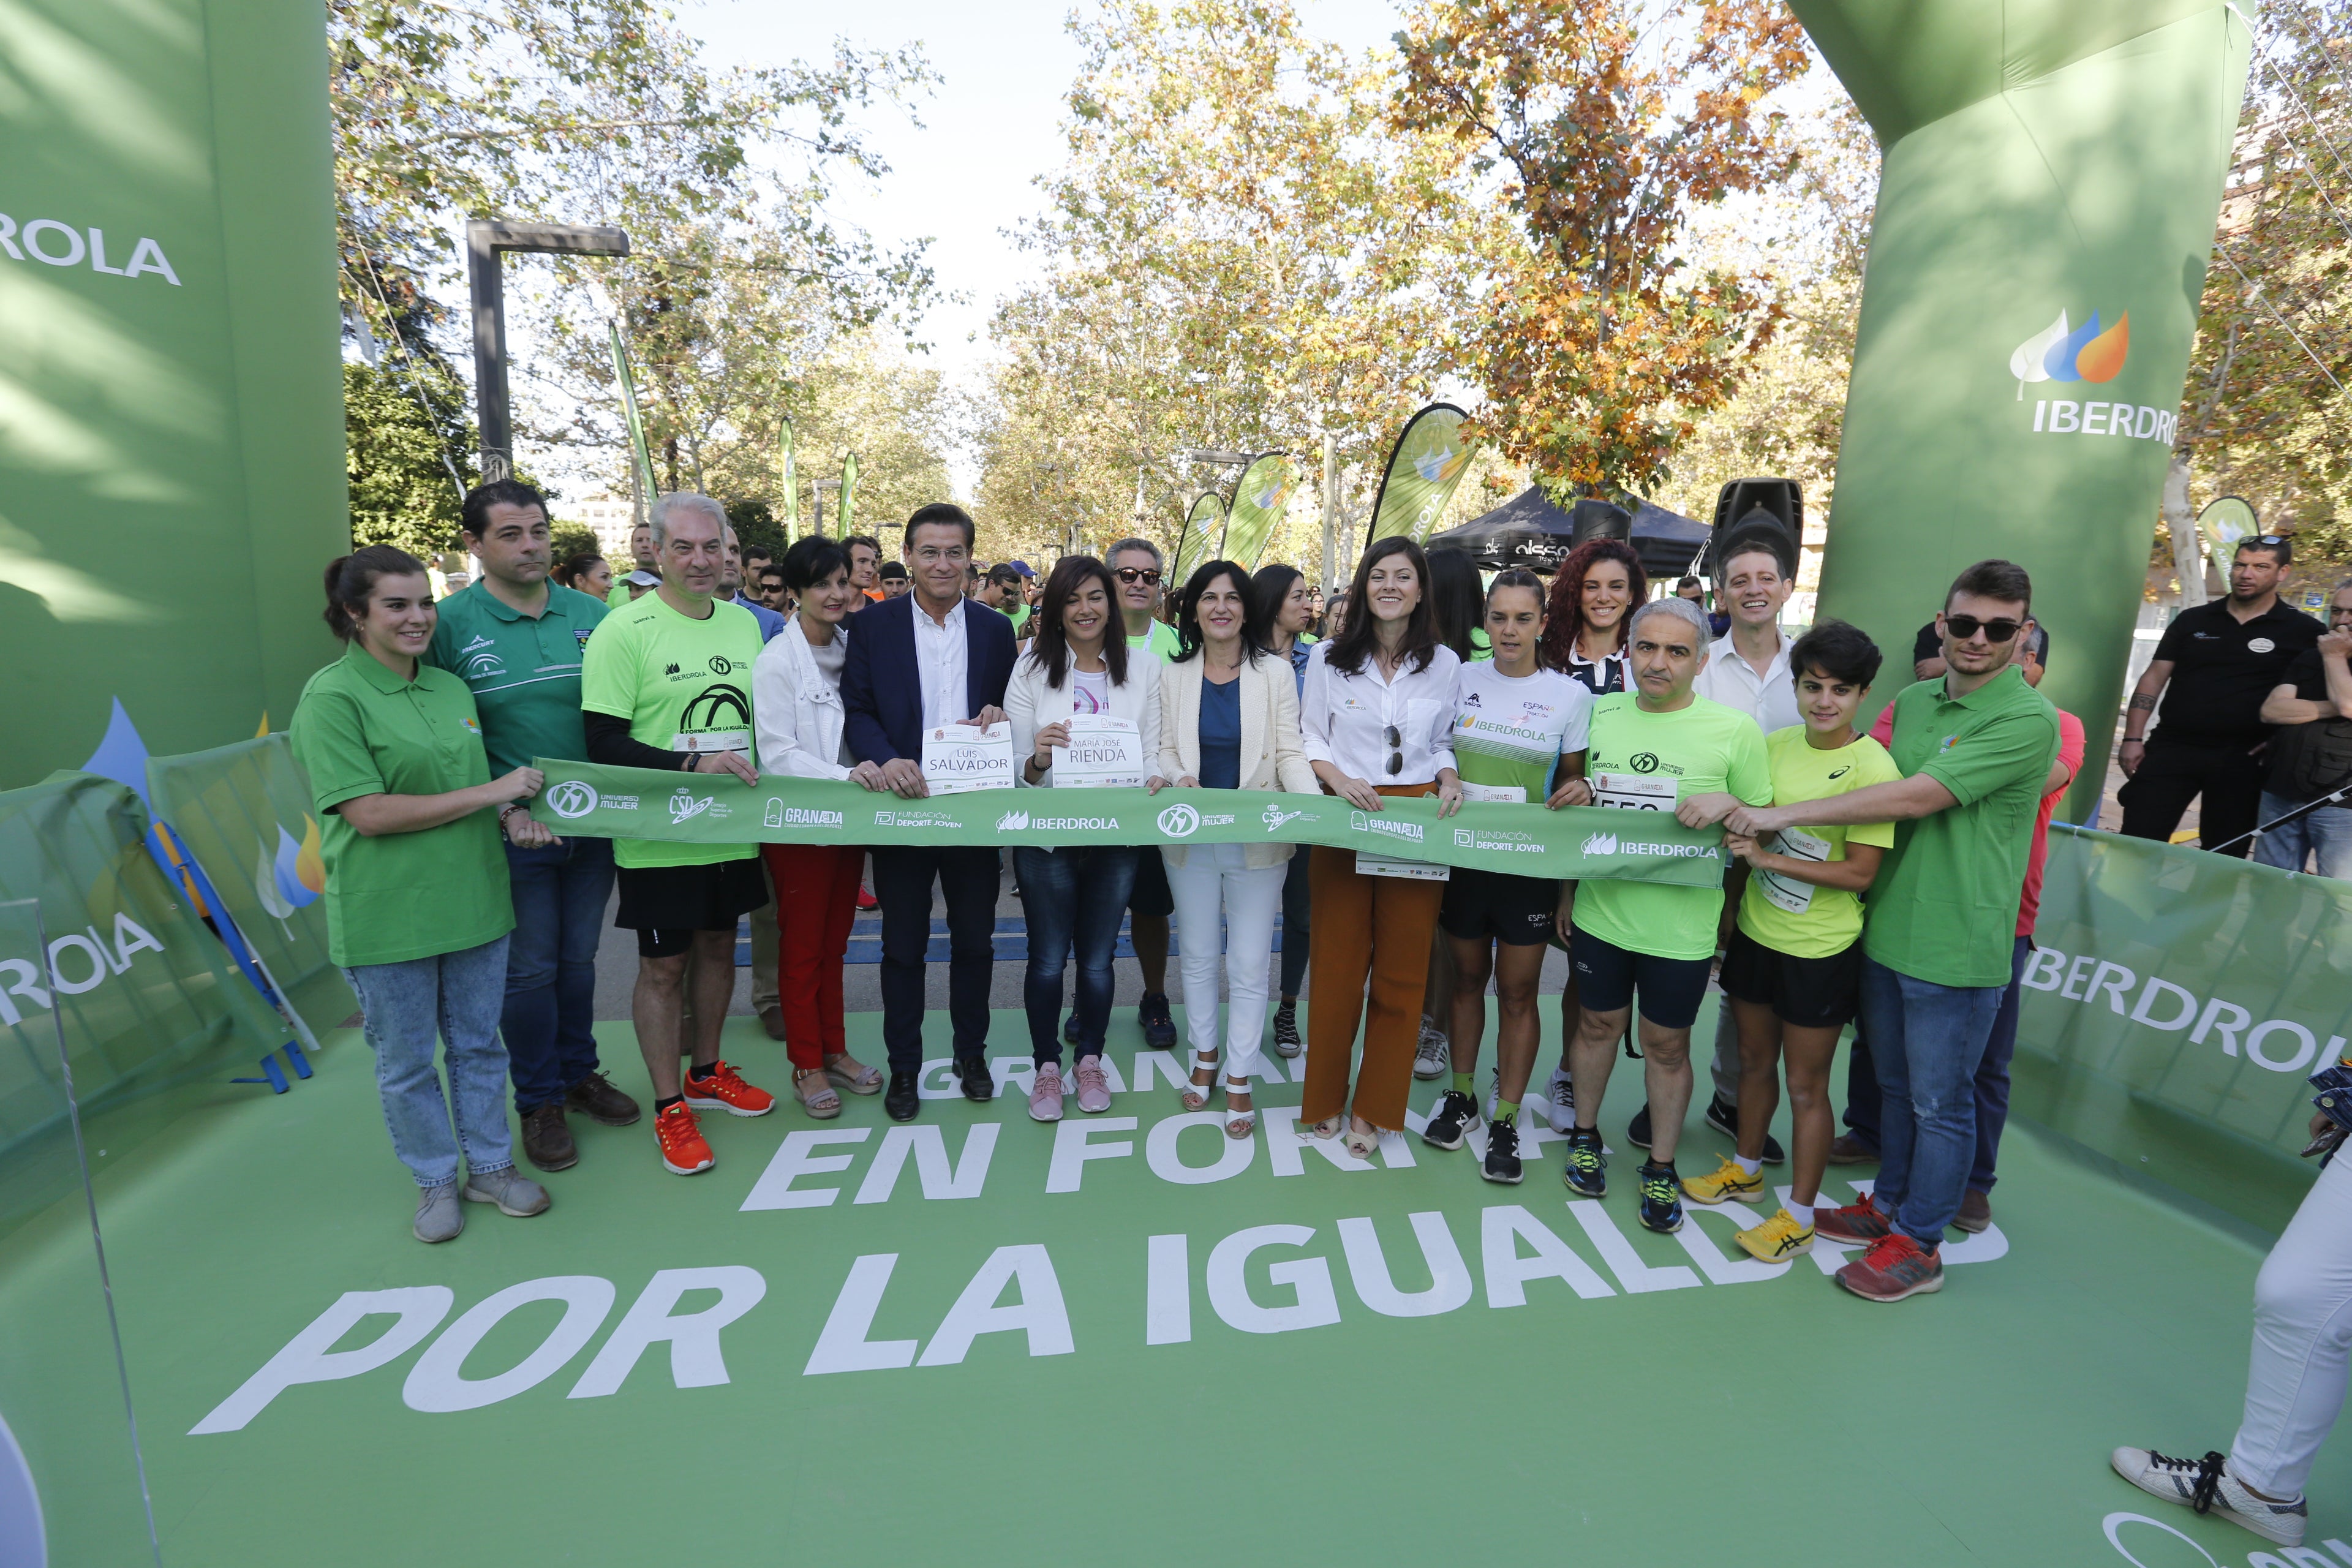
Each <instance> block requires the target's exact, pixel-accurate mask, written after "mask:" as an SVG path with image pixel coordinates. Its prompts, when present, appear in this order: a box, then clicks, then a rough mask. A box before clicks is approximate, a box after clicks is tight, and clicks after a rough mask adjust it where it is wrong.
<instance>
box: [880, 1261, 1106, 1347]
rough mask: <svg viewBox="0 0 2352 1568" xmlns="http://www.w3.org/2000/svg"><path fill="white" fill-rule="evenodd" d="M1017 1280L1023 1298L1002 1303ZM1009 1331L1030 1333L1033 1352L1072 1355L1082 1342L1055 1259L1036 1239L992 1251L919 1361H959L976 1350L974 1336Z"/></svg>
mask: <svg viewBox="0 0 2352 1568" xmlns="http://www.w3.org/2000/svg"><path fill="white" fill-rule="evenodd" d="M1013 1284H1017V1285H1019V1286H1020V1288H1021V1299H1020V1300H1018V1301H1015V1302H1014V1303H1013V1304H1012V1305H1011V1306H999V1305H997V1301H996V1299H997V1298H998V1297H999V1296H1002V1295H1003V1294H1004V1288H1005V1287H1006V1286H1007V1285H1013ZM1008 1333H1019V1334H1023V1335H1025V1336H1026V1337H1027V1339H1028V1342H1029V1353H1030V1354H1031V1355H1033V1356H1044V1355H1068V1354H1070V1353H1071V1352H1073V1351H1075V1350H1076V1348H1077V1346H1076V1342H1074V1341H1073V1340H1072V1339H1071V1337H1070V1313H1069V1309H1068V1308H1067V1307H1066V1306H1064V1305H1063V1303H1062V1282H1061V1280H1060V1279H1058V1278H1057V1277H1056V1276H1055V1273H1054V1259H1053V1258H1051V1257H1050V1256H1048V1255H1047V1253H1046V1251H1045V1247H1041V1246H1039V1245H1037V1244H1036V1243H1034V1242H1030V1243H1025V1244H1024V1245H1021V1246H1018V1247H998V1248H997V1249H996V1250H995V1251H993V1252H992V1253H990V1254H989V1255H988V1261H987V1262H985V1263H983V1264H982V1265H981V1266H980V1272H979V1273H977V1274H975V1275H973V1276H972V1277H971V1283H970V1284H969V1285H966V1286H965V1287H964V1288H963V1293H962V1294H961V1295H960V1296H958V1297H957V1298H956V1300H955V1305H954V1306H952V1307H950V1308H949V1309H948V1315H947V1316H946V1317H945V1318H943V1319H941V1320H940V1331H939V1332H937V1333H935V1334H933V1335H932V1336H931V1342H930V1343H929V1345H927V1346H925V1347H924V1350H923V1358H922V1360H920V1361H919V1362H917V1363H915V1364H916V1365H918V1366H955V1365H958V1364H960V1363H961V1362H962V1361H963V1358H964V1357H965V1356H967V1355H969V1354H971V1342H972V1341H974V1340H976V1339H978V1338H979V1337H980V1336H981V1335H982V1334H1008Z"/></svg>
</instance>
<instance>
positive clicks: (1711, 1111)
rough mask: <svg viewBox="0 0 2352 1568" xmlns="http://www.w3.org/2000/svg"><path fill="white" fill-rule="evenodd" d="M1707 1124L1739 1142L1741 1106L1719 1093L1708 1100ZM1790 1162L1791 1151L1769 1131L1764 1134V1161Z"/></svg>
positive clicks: (1775, 1162)
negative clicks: (1781, 1144)
mask: <svg viewBox="0 0 2352 1568" xmlns="http://www.w3.org/2000/svg"><path fill="white" fill-rule="evenodd" d="M1706 1124H1707V1125H1708V1126H1709V1127H1712V1128H1714V1129H1715V1130H1716V1131H1717V1132H1720V1133H1722V1134H1723V1135H1724V1136H1725V1137H1726V1138H1728V1139H1730V1140H1731V1141H1732V1142H1734V1143H1737V1142H1739V1107H1738V1106H1736V1105H1734V1104H1732V1103H1731V1101H1729V1100H1726V1099H1724V1098H1723V1096H1722V1095H1721V1094H1717V1096H1716V1097H1715V1098H1714V1099H1712V1100H1708V1101H1707V1102H1706ZM1788 1162H1789V1152H1788V1151H1787V1150H1786V1149H1783V1148H1781V1147H1780V1140H1779V1139H1778V1138H1775V1137H1773V1136H1772V1135H1771V1134H1770V1133H1769V1132H1767V1133H1766V1134H1764V1163H1766V1164H1768V1165H1785V1164H1787V1163H1788Z"/></svg>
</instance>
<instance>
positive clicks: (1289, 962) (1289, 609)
mask: <svg viewBox="0 0 2352 1568" xmlns="http://www.w3.org/2000/svg"><path fill="white" fill-rule="evenodd" d="M1250 597H1251V598H1252V599H1253V600H1254V601H1255V603H1256V605H1257V615H1258V619H1257V624H1256V625H1255V626H1252V627H1251V628H1250V636H1251V637H1253V638H1254V639H1255V641H1256V643H1257V646H1258V647H1262V648H1264V649H1265V650H1266V652H1267V653H1269V654H1272V655H1273V656H1275V657H1276V658H1282V659H1286V660H1288V661H1289V664H1290V672H1291V684H1292V686H1293V688H1294V689H1293V691H1292V693H1291V695H1292V696H1294V697H1303V696H1305V695H1306V693H1307V649H1308V648H1310V647H1314V646H1315V638H1314V637H1313V636H1312V635H1311V634H1310V633H1308V631H1307V622H1308V620H1309V619H1310V618H1311V616H1312V614H1313V610H1312V605H1313V604H1314V602H1315V590H1314V589H1313V588H1311V587H1309V586H1308V585H1307V579H1306V578H1305V577H1303V576H1301V575H1300V574H1299V572H1298V568H1297V567H1296V566H1285V565H1283V564H1281V563H1278V562H1277V563H1276V564H1274V565H1272V566H1261V567H1259V568H1258V569H1257V572H1256V574H1255V575H1254V576H1253V577H1251V579H1250ZM1309 862H1310V858H1309V857H1307V856H1305V855H1293V856H1292V857H1291V858H1290V861H1289V869H1288V870H1287V871H1286V873H1285V874H1284V875H1285V880H1284V882H1283V884H1282V993H1281V996H1280V998H1279V1000H1277V1001H1276V1004H1275V1009H1274V1053H1275V1055H1276V1056H1278V1057H1284V1058H1289V1057H1295V1056H1297V1054H1298V1053H1299V1052H1300V1051H1302V1050H1304V1049H1305V1048H1306V1045H1305V1042H1304V1041H1302V1040H1301V1039H1300V1038H1299V1035H1298V983H1299V982H1300V981H1301V980H1303V979H1305V978H1306V976H1307V932H1308V931H1309V929H1310V921H1311V920H1312V918H1313V916H1312V907H1313V897H1312V895H1311V894H1310V893H1309V891H1308V890H1307V866H1308V864H1309Z"/></svg>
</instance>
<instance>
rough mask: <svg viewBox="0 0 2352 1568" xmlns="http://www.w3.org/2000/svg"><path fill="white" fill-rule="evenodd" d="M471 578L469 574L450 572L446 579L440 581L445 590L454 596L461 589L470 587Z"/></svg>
mask: <svg viewBox="0 0 2352 1568" xmlns="http://www.w3.org/2000/svg"><path fill="white" fill-rule="evenodd" d="M473 581H474V579H473V576H472V574H469V573H465V572H452V573H450V574H448V575H447V576H446V577H444V578H443V579H442V585H443V586H444V587H445V588H446V589H447V590H448V592H450V593H452V594H455V593H457V592H459V591H460V590H462V589H465V588H467V587H470V586H471V585H472V584H473Z"/></svg>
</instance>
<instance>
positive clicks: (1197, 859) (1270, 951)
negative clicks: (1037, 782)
mask: <svg viewBox="0 0 2352 1568" xmlns="http://www.w3.org/2000/svg"><path fill="white" fill-rule="evenodd" d="M1176 604H1177V608H1176V641H1177V653H1176V657H1175V658H1173V659H1171V660H1170V661H1169V662H1168V663H1167V664H1166V665H1164V666H1162V667H1161V668H1160V773H1162V774H1164V775H1166V776H1167V777H1169V778H1171V779H1173V780H1175V782H1176V784H1177V786H1178V787H1179V788H1181V789H1200V788H1206V789H1254V790H1290V791H1294V792H1297V793H1303V794H1308V795H1311V794H1313V793H1315V774H1314V772H1313V771H1312V770H1311V769H1310V768H1308V767H1307V759H1306V756H1305V755H1304V753H1303V752H1302V750H1301V748H1300V744H1299V734H1298V689H1297V680H1296V679H1295V678H1294V677H1293V676H1292V674H1291V671H1290V668H1289V666H1288V664H1287V662H1286V661H1285V660H1284V659H1281V658H1276V657H1275V656H1274V655H1272V654H1269V653H1267V652H1266V651H1265V647H1264V646H1263V645H1262V644H1261V643H1260V642H1259V641H1258V639H1257V637H1256V635H1255V633H1254V632H1253V631H1252V630H1251V627H1252V626H1255V624H1256V622H1257V618H1258V605H1257V603H1256V595H1255V588H1254V587H1253V586H1252V584H1251V583H1250V577H1249V574H1248V573H1247V572H1244V570H1243V569H1242V568H1241V567H1239V566H1237V565H1235V564H1234V563H1233V562H1230V561H1212V562H1210V563H1208V564H1207V565H1205V566H1202V567H1201V568H1200V569H1199V570H1197V571H1195V572H1194V573H1193V574H1192V578H1191V580H1190V581H1188V582H1187V583H1186V584H1184V586H1183V589H1182V591H1181V594H1180V595H1179V596H1178V598H1177V602H1176ZM1160 854H1161V855H1162V856H1164V857H1165V858H1166V859H1167V862H1168V886H1169V889H1170V890H1171V891H1172V892H1173V893H1174V894H1175V897H1176V926H1177V929H1178V930H1179V931H1184V932H1186V933H1188V934H1187V935H1186V937H1185V939H1184V944H1183V960H1182V974H1183V983H1184V1016H1185V1025H1186V1028H1187V1031H1188V1033H1189V1034H1190V1036H1191V1038H1192V1081H1191V1084H1190V1085H1189V1087H1187V1088H1186V1089H1185V1090H1184V1109H1185V1110H1202V1109H1204V1108H1205V1107H1206V1106H1207V1105H1208V1103H1209V1100H1210V1097H1211V1096H1212V1095H1213V1093H1214V1092H1215V1090H1216V1087H1217V1067H1218V1062H1219V1058H1220V1055H1221V1053H1220V1050H1219V1045H1218V1038H1217V1034H1218V1031H1217V942H1216V936H1215V932H1216V931H1217V927H1218V922H1219V920H1220V918H1221V917H1222V919H1223V924H1224V931H1225V952H1224V963H1225V989H1226V994H1227V997H1228V1002H1227V1006H1228V1017H1227V1019H1226V1022H1225V1028H1224V1042H1223V1052H1222V1056H1223V1065H1224V1072H1225V1085H1224V1087H1225V1122H1224V1127H1225V1135H1226V1136H1227V1137H1229V1138H1237V1139H1238V1138H1247V1137H1248V1136H1249V1135H1250V1134H1251V1132H1252V1131H1255V1129H1256V1126H1257V1113H1256V1110H1255V1104H1254V1102H1253V1101H1252V1100H1251V1099H1250V1079H1252V1078H1253V1077H1256V1076H1260V1075H1262V1074H1263V1073H1264V1072H1265V1058H1263V1057H1261V1056H1260V1055H1259V1053H1258V1041H1259V1038H1260V1037H1262V1036H1263V1035H1264V1034H1265V994H1266V977H1267V973H1268V971H1269V970H1270V969H1271V968H1272V967H1273V963H1274V916H1275V911H1276V910H1278V909H1280V908H1281V907H1282V885H1283V879H1284V877H1285V875H1286V873H1287V871H1288V870H1289V861H1290V858H1291V855H1292V847H1291V846H1289V845H1287V844H1257V843H1254V844H1171V845H1170V846H1168V847H1165V848H1163V849H1162V850H1161V851H1160ZM1190 933H1197V934H1190Z"/></svg>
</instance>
